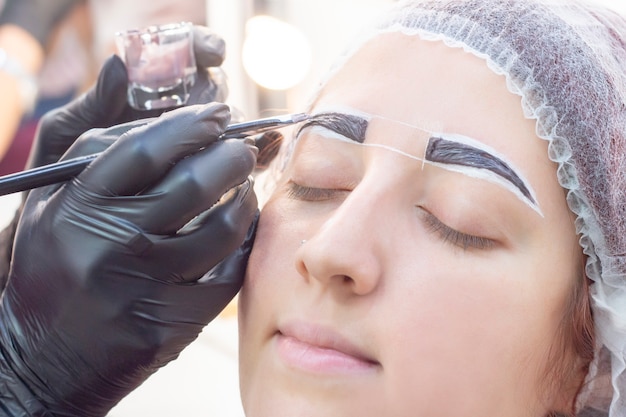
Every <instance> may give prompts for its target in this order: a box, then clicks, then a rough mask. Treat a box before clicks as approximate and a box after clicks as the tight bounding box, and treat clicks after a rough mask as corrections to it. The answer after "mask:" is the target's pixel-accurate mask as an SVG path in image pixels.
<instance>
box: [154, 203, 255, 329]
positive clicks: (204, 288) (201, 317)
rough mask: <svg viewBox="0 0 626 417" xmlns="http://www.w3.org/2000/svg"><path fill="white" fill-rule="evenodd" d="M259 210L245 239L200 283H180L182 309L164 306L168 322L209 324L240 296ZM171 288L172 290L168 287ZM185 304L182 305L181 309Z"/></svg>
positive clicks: (180, 304) (199, 281)
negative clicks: (190, 321)
mask: <svg viewBox="0 0 626 417" xmlns="http://www.w3.org/2000/svg"><path fill="white" fill-rule="evenodd" d="M257 219H258V211H257V212H256V213H255V218H254V220H253V222H252V224H251V225H250V227H249V228H248V231H247V235H246V237H245V239H244V242H243V243H242V244H241V245H240V246H239V247H238V248H237V249H235V250H234V251H233V252H231V253H230V254H229V255H228V256H227V257H226V258H225V259H224V260H223V261H221V262H220V263H219V264H218V265H217V266H215V267H214V268H212V269H211V270H210V271H209V272H207V273H206V274H204V276H203V277H202V278H201V279H199V280H198V282H197V285H176V286H174V287H175V288H176V290H174V291H176V292H177V294H175V296H174V297H172V299H173V302H176V305H177V306H178V308H176V309H173V308H171V306H169V305H167V304H166V305H164V308H163V309H162V310H161V314H162V315H167V316H166V317H167V319H166V320H167V321H168V322H178V323H180V322H188V321H189V320H190V319H191V320H192V321H193V322H200V323H208V322H210V321H211V320H213V319H214V318H215V317H217V315H218V314H219V313H220V312H221V311H222V310H223V309H224V308H225V307H226V306H227V305H228V303H229V302H230V301H232V299H233V298H234V297H235V295H237V293H238V292H239V290H240V289H241V285H242V284H243V280H244V277H245V275H246V268H247V266H248V258H249V257H250V252H251V251H252V246H253V243H254V238H255V235H256V224H257ZM168 291H169V290H168ZM181 307H182V308H181Z"/></svg>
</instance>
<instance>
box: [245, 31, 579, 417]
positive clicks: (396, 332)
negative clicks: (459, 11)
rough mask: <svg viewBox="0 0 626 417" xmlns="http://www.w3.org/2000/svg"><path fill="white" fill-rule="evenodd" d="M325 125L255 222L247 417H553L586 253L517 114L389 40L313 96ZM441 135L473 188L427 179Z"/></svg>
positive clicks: (505, 97)
mask: <svg viewBox="0 0 626 417" xmlns="http://www.w3.org/2000/svg"><path fill="white" fill-rule="evenodd" d="M328 112H332V113H333V117H332V118H325V117H321V116H320V117H319V118H318V120H317V122H316V125H315V126H312V127H305V128H304V129H303V130H302V132H301V134H300V139H299V140H298V143H297V146H296V147H295V149H294V153H293V157H292V158H291V160H290V163H289V165H288V167H287V168H286V170H285V172H284V175H283V176H282V178H281V180H280V181H279V183H278V188H277V189H276V191H275V192H274V193H273V195H272V196H271V197H270V199H269V201H268V202H267V204H266V205H265V206H264V208H263V212H262V215H261V220H260V223H259V227H258V234H257V237H256V243H255V246H254V250H253V252H252V255H251V258H250V263H249V268H248V276H247V278H246V281H245V284H244V287H243V289H242V292H241V294H240V306H239V308H240V310H239V314H240V373H241V395H242V400H243V404H244V408H245V410H246V415H248V416H250V417H255V416H268V417H277V416H323V417H328V416H381V415H385V416H429V417H435V416H446V417H449V416H455V417H463V416H471V417H479V416H480V417H483V416H508V417H514V416H542V415H543V413H544V412H545V411H546V410H547V409H549V408H551V407H555V406H556V405H555V404H553V403H551V399H550V396H549V395H546V394H545V393H546V390H547V389H548V388H549V387H550V386H551V385H549V384H548V383H547V382H546V369H547V367H548V365H549V364H548V361H549V360H550V358H551V352H552V351H551V349H555V348H557V346H558V342H557V340H556V335H557V332H558V329H559V325H560V323H561V320H562V318H563V314H564V313H563V312H564V308H565V305H566V303H567V301H568V299H569V297H570V294H571V292H572V288H573V286H574V282H575V280H576V279H578V277H579V274H578V268H577V267H578V265H580V250H579V248H578V245H577V238H576V235H575V231H574V228H573V224H572V219H571V217H570V215H569V210H568V209H567V207H566V204H565V199H564V192H563V190H562V189H561V187H560V186H559V185H558V183H557V181H556V174H555V172H556V168H555V165H554V164H553V163H551V162H550V161H549V160H548V158H547V144H546V143H545V142H544V141H542V140H540V139H539V138H538V137H537V136H536V134H535V130H534V129H535V123H534V121H533V120H528V119H526V118H524V115H523V113H522V109H521V104H520V98H519V97H518V96H515V95H513V94H511V93H510V92H509V91H508V90H507V88H506V85H505V80H504V78H503V77H502V76H498V75H495V74H494V73H493V72H492V71H491V70H489V69H488V67H487V66H486V64H485V62H484V61H483V60H481V59H479V58H477V57H475V56H472V55H470V54H467V53H465V52H463V51H462V50H460V49H453V48H449V47H447V46H445V45H444V44H443V43H440V42H427V41H422V40H420V39H418V38H417V37H408V36H404V35H401V34H386V35H381V36H378V37H377V38H375V39H374V40H372V41H370V42H368V43H367V44H366V45H365V46H364V47H363V48H361V50H360V51H359V52H358V53H357V54H356V55H354V56H353V57H352V58H351V59H350V60H349V61H348V62H347V63H346V65H345V66H343V67H342V69H341V70H340V71H339V72H338V73H337V74H336V75H335V76H334V77H333V78H332V79H331V81H330V82H329V83H328V84H327V85H326V86H325V88H324V90H323V93H322V94H321V96H320V97H319V99H318V100H317V101H316V103H315V105H314V107H313V110H312V112H311V113H312V114H325V113H328ZM371 115H375V117H371ZM330 119H332V120H334V121H333V122H329V120H330ZM356 119H365V120H366V123H368V122H367V120H369V125H367V130H365V134H364V136H363V137H361V138H358V137H356V136H359V129H358V128H356V127H354V126H352V128H353V129H352V131H351V133H350V134H348V133H346V132H347V131H348V130H349V129H346V125H350V124H351V123H352V124H353V122H354V120H356ZM434 130H436V131H437V132H443V133H444V134H443V135H442V137H444V138H447V142H446V143H448V144H451V145H452V148H453V150H454V149H455V147H457V148H458V146H459V143H462V142H464V141H465V139H468V138H469V139H468V140H469V142H465V144H466V145H467V143H470V144H471V149H472V151H471V152H470V154H472V155H473V156H474V157H475V160H476V161H478V162H477V164H478V165H479V168H480V169H475V168H469V167H468V166H466V165H464V162H463V161H464V160H463V158H464V156H461V157H460V159H458V152H457V153H456V154H455V153H454V152H452V156H450V155H448V156H446V154H445V153H443V154H442V155H443V156H442V159H441V160H439V162H437V163H434V162H433V160H434V157H435V156H436V155H437V152H433V149H432V148H430V147H431V146H432V144H433V142H432V139H430V137H431V136H432V135H431V134H426V133H425V132H432V131H434ZM355 132H356V133H355ZM400 132H401V133H400ZM361 133H362V132H361ZM412 136H414V137H415V140H414V141H413V142H411V141H410V140H408V139H411V137H412ZM333 137H334V138H337V137H342V139H344V140H336V139H332V138H333ZM346 137H347V138H346ZM459 138H465V139H463V140H461V139H459ZM360 140H363V141H364V144H365V146H363V145H360V144H356V142H355V141H360ZM444 142H445V141H444ZM457 142H458V143H457ZM372 145H373V146H372ZM467 149H468V148H467V147H466V148H465V150H467ZM464 152H465V151H464ZM461 154H462V155H465V153H463V152H461ZM428 155H430V156H428ZM454 155H457V157H456V158H457V159H455V156H454ZM440 156H441V155H440ZM429 158H430V160H429ZM494 161H495V162H494ZM488 167H491V168H488ZM524 188H526V191H527V193H526V194H524V192H523V189H524ZM303 241H304V242H303ZM546 397H548V398H546Z"/></svg>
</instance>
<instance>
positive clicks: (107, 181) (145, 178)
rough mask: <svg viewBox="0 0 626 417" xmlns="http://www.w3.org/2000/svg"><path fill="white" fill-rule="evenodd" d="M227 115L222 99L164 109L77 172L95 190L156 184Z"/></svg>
mask: <svg viewBox="0 0 626 417" xmlns="http://www.w3.org/2000/svg"><path fill="white" fill-rule="evenodd" d="M229 120H230V113H229V111H228V106H226V105H225V104H221V103H211V104H208V105H204V106H200V105H197V106H189V107H182V108H179V109H176V110H172V111H170V112H167V113H164V114H163V115H161V116H160V117H159V118H157V119H154V120H152V121H150V122H148V123H146V124H145V125H143V126H141V127H137V128H134V129H131V130H129V131H128V132H126V133H125V134H124V135H123V136H122V137H120V138H119V139H118V140H117V141H116V142H115V143H114V144H113V145H112V146H111V147H110V148H109V149H107V151H106V152H104V153H103V154H102V155H101V156H100V157H99V158H97V159H96V160H95V161H93V162H92V163H91V164H90V165H89V169H87V170H85V171H83V172H82V173H81V174H80V175H79V178H80V180H81V181H82V183H83V184H84V185H85V186H86V187H87V189H89V190H91V191H92V192H95V193H104V194H107V195H135V194H137V193H139V192H140V191H142V190H144V189H146V188H148V187H150V186H152V185H153V184H155V183H156V182H157V181H158V180H159V179H160V178H162V177H163V175H164V174H165V173H167V171H169V169H171V167H172V166H173V165H174V164H176V163H177V162H178V161H180V160H181V159H183V158H184V157H187V156H189V155H191V154H194V153H196V152H198V151H199V150H200V149H202V148H204V147H206V146H208V145H209V144H210V143H212V142H214V141H215V140H216V139H217V138H218V137H219V135H220V134H222V133H223V131H224V129H225V128H226V125H227V124H228V121H229Z"/></svg>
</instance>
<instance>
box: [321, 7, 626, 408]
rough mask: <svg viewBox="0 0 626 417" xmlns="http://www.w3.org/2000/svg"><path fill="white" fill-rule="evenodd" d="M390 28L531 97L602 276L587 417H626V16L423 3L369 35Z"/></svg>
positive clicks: (585, 393)
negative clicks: (474, 60)
mask: <svg viewBox="0 0 626 417" xmlns="http://www.w3.org/2000/svg"><path fill="white" fill-rule="evenodd" d="M381 32H403V33H405V34H408V35H417V36H420V37H421V38H423V39H426V40H433V41H443V42H445V43H446V44H447V45H448V46H450V47H458V48H462V49H464V50H465V51H467V52H470V53H472V54H474V55H476V56H478V57H480V58H483V59H484V60H485V61H486V63H487V65H488V66H489V68H491V69H492V70H493V71H494V72H496V73H497V74H501V75H504V76H505V78H506V80H507V86H508V88H509V90H510V91H511V92H512V93H514V94H518V95H519V96H521V98H522V105H523V110H524V112H525V115H526V116H527V117H529V118H532V119H535V120H536V132H537V135H538V136H539V137H541V138H543V139H545V140H547V141H548V142H549V155H548V156H549V158H550V159H552V160H553V161H555V162H556V163H557V164H558V173H557V174H558V180H559V182H560V184H561V185H562V186H563V187H564V189H565V190H567V202H568V204H569V207H570V209H571V210H572V212H573V213H574V214H575V216H576V228H577V231H578V232H579V233H580V236H581V238H580V244H581V246H582V248H583V251H584V253H585V254H586V255H587V265H586V273H587V276H588V277H589V278H590V279H591V280H592V281H593V283H592V286H591V303H592V309H593V314H594V321H595V327H596V338H597V343H598V346H597V349H596V355H595V359H594V361H593V363H592V364H591V366H590V371H589V375H587V380H586V384H585V386H584V388H583V390H582V392H581V393H580V394H579V396H578V404H577V408H578V414H577V415H578V416H579V417H583V416H610V417H626V363H625V360H626V20H625V19H624V18H623V17H622V16H620V15H618V14H617V13H615V12H612V11H610V10H607V9H606V8H603V7H601V6H597V5H592V4H588V3H582V2H580V1H578V0H439V1H437V0H433V1H419V0H416V1H404V2H401V3H399V4H398V5H397V6H396V7H395V8H394V10H393V11H392V13H390V14H388V15H386V16H385V18H384V19H383V20H382V23H381V24H380V25H379V26H378V27H377V30H376V31H375V33H373V34H369V35H371V36H374V35H375V34H376V33H381ZM365 35H367V34H365ZM360 39H361V40H362V41H363V42H364V41H366V40H367V39H369V36H364V37H362V38H360ZM360 44H361V43H359V44H357V45H353V47H352V48H351V49H349V50H348V52H347V53H346V55H345V56H344V57H343V58H342V59H340V60H339V61H338V62H337V65H336V66H335V69H334V70H333V69H331V71H330V72H329V75H328V77H329V78H330V77H332V75H333V74H334V71H336V70H337V69H339V68H340V67H341V64H342V63H343V62H345V60H347V59H348V58H349V57H350V53H351V52H354V51H355V50H356V48H357V47H358V46H359V45H360ZM322 88H323V84H322Z"/></svg>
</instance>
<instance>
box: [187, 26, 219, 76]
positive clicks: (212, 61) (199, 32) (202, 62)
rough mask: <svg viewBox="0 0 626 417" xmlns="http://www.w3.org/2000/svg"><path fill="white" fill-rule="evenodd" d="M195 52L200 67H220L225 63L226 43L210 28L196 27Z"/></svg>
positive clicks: (194, 33)
mask: <svg viewBox="0 0 626 417" xmlns="http://www.w3.org/2000/svg"><path fill="white" fill-rule="evenodd" d="M193 50H194V53H195V55H196V65H197V66H198V67H201V68H208V67H218V66H220V65H222V63H223V62H224V57H225V56H226V43H225V42H224V39H222V38H221V37H220V36H218V35H216V34H215V33H214V32H213V31H211V30H210V29H209V28H208V27H206V26H199V25H194V26H193Z"/></svg>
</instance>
